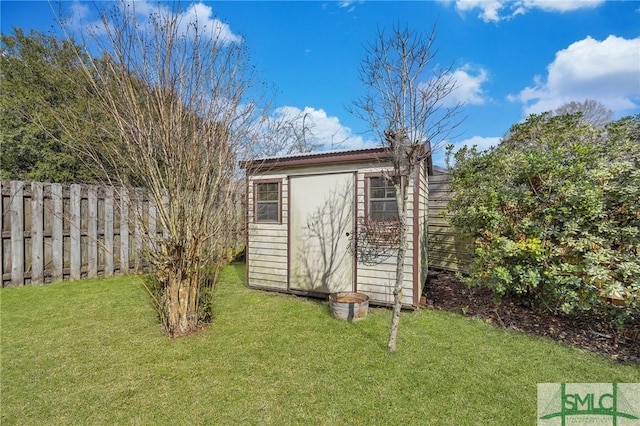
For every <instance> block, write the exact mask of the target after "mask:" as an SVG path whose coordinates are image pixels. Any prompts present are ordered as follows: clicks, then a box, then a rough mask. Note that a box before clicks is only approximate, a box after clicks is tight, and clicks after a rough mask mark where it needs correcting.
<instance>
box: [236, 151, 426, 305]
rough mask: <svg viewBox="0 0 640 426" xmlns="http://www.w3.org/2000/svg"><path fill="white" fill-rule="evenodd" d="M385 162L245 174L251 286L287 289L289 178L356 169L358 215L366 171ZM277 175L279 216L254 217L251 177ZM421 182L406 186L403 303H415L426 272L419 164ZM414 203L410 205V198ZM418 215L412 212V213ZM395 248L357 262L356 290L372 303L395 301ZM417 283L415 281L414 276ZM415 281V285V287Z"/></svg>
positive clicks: (381, 167) (423, 198)
mask: <svg viewBox="0 0 640 426" xmlns="http://www.w3.org/2000/svg"><path fill="white" fill-rule="evenodd" d="M390 169H391V168H390V165H389V164H386V165H384V164H380V163H377V162H375V163H372V162H369V163H355V164H353V163H352V164H326V165H312V166H296V167H289V168H286V169H277V170H271V171H261V172H259V173H256V174H254V175H251V176H249V178H248V180H247V182H248V185H247V186H248V187H247V197H248V200H247V211H248V217H247V220H248V224H247V234H248V235H247V268H248V274H247V276H248V284H249V286H251V287H259V288H265V289H274V290H279V291H288V290H289V288H290V286H289V285H290V283H288V269H289V257H288V256H289V244H290V240H289V236H288V227H289V216H288V210H289V198H290V197H291V196H294V195H293V194H290V191H289V185H288V182H289V178H290V177H293V176H305V175H318V174H332V173H344V172H353V173H355V174H356V193H355V194H354V196H355V199H356V206H355V216H356V221H358V220H361V219H364V217H365V202H366V195H365V190H366V185H365V179H366V177H367V174H370V173H379V172H381V171H382V170H390ZM265 179H268V180H272V179H281V182H282V184H281V186H282V220H281V223H278V224H257V223H254V218H253V214H254V193H253V191H254V185H253V184H254V182H259V181H260V180H265ZM416 185H417V186H419V188H420V190H419V192H418V196H417V197H414V187H409V188H408V202H409V206H408V250H407V253H406V258H405V268H404V279H403V304H404V305H406V306H412V305H413V306H417V305H418V302H419V300H418V299H419V297H420V292H421V290H422V285H423V283H424V279H425V278H426V270H427V263H426V251H425V250H426V225H427V210H428V209H427V199H426V195H427V189H428V187H427V177H426V170H425V169H424V168H422V167H421V168H420V171H419V173H418V174H417V175H416V179H414V186H416ZM416 202H417V203H418V207H417V210H414V207H413V206H414V203H416ZM416 213H417V215H418V217H415V218H414V214H416ZM415 226H418V228H419V232H418V233H417V240H416V241H415V244H414V228H415ZM396 257H397V251H396V250H393V251H390V252H389V256H388V257H386V258H385V259H383V260H381V261H379V263H376V264H366V263H364V262H361V261H360V260H358V261H357V262H355V264H354V266H355V273H354V277H355V280H356V282H355V290H357V291H359V292H363V293H365V294H367V295H369V297H370V300H371V302H372V303H374V304H391V303H393V287H394V285H395V271H396ZM416 273H417V276H416V277H415V278H416V280H415V283H414V276H415V275H416ZM414 286H415V287H414Z"/></svg>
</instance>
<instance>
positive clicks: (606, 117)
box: [554, 99, 613, 127]
mask: <svg viewBox="0 0 640 426" xmlns="http://www.w3.org/2000/svg"><path fill="white" fill-rule="evenodd" d="M554 113H555V115H565V114H577V113H580V114H582V116H581V117H580V118H581V120H582V121H584V122H586V123H591V124H593V125H594V126H596V127H604V126H605V125H607V124H609V123H611V121H612V120H613V111H611V110H610V109H609V108H607V107H606V106H604V105H603V104H602V103H600V102H598V101H596V100H594V99H585V100H584V101H582V102H577V101H571V102H567V103H566V104H564V105H562V106H560V107H559V108H557V109H556V110H555V111H554Z"/></svg>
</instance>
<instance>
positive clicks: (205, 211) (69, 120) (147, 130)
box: [65, 2, 266, 336]
mask: <svg viewBox="0 0 640 426" xmlns="http://www.w3.org/2000/svg"><path fill="white" fill-rule="evenodd" d="M135 8H136V3H134V2H132V3H125V2H121V3H118V4H117V6H115V7H113V8H112V9H111V10H109V11H101V22H102V24H101V25H100V26H99V28H98V30H97V31H96V32H95V35H94V36H93V37H90V39H87V40H84V42H83V43H81V44H82V45H83V48H84V49H85V50H86V51H87V52H90V53H91V54H90V55H89V56H90V57H92V58H93V57H95V53H96V52H99V55H98V57H99V59H91V60H88V61H84V62H83V63H82V64H83V65H82V66H83V70H84V75H85V77H86V79H87V80H88V82H89V84H88V87H89V89H88V90H89V91H90V92H91V96H93V97H94V98H95V99H96V101H97V102H96V103H97V105H98V112H99V114H95V115H94V114H92V113H91V111H78V112H74V113H70V115H69V116H68V117H66V120H65V123H66V126H67V131H70V132H73V129H74V120H75V122H78V121H82V120H92V121H93V122H92V125H93V126H94V127H95V130H96V134H97V135H101V137H99V138H96V140H94V141H92V142H91V143H86V144H81V145H80V147H79V148H80V149H82V150H83V151H85V152H86V153H88V154H89V155H90V156H91V157H92V158H93V159H94V160H95V161H96V163H97V164H98V165H99V166H101V167H102V169H103V170H115V173H111V174H109V175H108V179H109V180H111V181H112V183H114V184H117V185H118V186H121V187H124V188H128V189H131V188H134V187H143V188H144V189H145V190H146V191H147V192H148V193H149V195H150V197H151V198H152V200H153V201H154V203H155V205H156V206H157V223H158V226H159V227H161V228H162V229H163V230H164V237H163V238H157V239H156V241H153V242H151V247H154V248H155V249H154V250H151V252H150V253H149V256H150V260H151V262H152V263H153V264H154V265H155V266H156V268H157V273H156V278H157V282H158V283H159V286H160V291H159V297H158V305H159V308H160V311H161V317H162V319H163V324H164V327H165V330H166V332H167V333H168V334H169V335H172V336H176V335H182V334H185V333H189V332H191V331H193V330H195V329H196V328H197V327H198V321H199V318H200V317H201V312H200V309H201V305H202V300H203V298H202V296H203V294H202V293H203V290H204V287H205V284H206V283H207V279H208V273H209V272H210V271H211V270H215V269H216V268H217V267H219V266H220V265H221V264H222V262H224V261H225V259H227V258H228V255H227V253H228V247H227V246H228V245H229V244H230V243H231V244H232V242H230V241H229V240H230V239H229V238H228V235H227V234H228V232H227V231H228V229H230V228H231V227H235V226H236V224H235V223H234V220H236V219H237V215H236V214H235V213H236V212H237V204H236V203H237V201H238V199H239V197H238V196H237V195H238V194H237V182H238V171H237V162H238V160H239V159H240V158H246V154H247V153H249V152H251V151H252V148H251V144H252V142H253V141H254V139H255V138H256V134H257V133H258V130H259V129H260V128H261V127H262V124H261V121H262V117H263V112H264V111H265V110H266V109H264V108H263V106H264V103H263V102H262V99H261V98H260V97H259V96H255V93H256V91H255V89H256V87H257V85H256V80H255V76H254V75H253V73H252V68H251V67H250V66H249V64H248V60H247V59H248V58H247V52H246V51H245V48H244V47H243V44H242V42H241V40H240V39H239V38H238V37H233V38H230V37H229V36H228V33H226V31H227V28H226V27H225V26H224V25H218V26H214V27H213V28H211V27H209V28H207V27H205V26H203V25H202V24H201V22H198V20H197V18H193V19H191V20H188V19H187V18H186V17H185V16H187V15H181V14H180V13H178V12H179V11H178V6H177V5H176V4H174V5H173V6H170V5H166V4H162V3H160V4H159V5H158V6H156V7H153V8H151V9H150V11H148V13H147V14H145V15H142V14H140V11H136V10H135ZM202 18H208V17H202ZM216 22H218V21H216ZM103 115H107V116H108V117H109V118H110V120H109V121H111V122H113V123H115V126H113V125H110V126H109V127H106V126H104V125H103V123H101V120H98V119H94V117H100V116H103Z"/></svg>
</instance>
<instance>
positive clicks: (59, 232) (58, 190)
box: [51, 183, 64, 282]
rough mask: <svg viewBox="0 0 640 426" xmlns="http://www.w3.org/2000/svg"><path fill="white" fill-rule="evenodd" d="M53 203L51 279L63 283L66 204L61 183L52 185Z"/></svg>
mask: <svg viewBox="0 0 640 426" xmlns="http://www.w3.org/2000/svg"><path fill="white" fill-rule="evenodd" d="M51 201H52V203H53V227H52V229H51V254H52V257H53V258H52V260H51V262H52V266H53V268H52V274H51V278H52V280H53V281H54V282H55V281H62V279H63V277H64V275H63V273H64V271H63V269H62V268H63V265H64V259H63V256H64V251H63V247H62V243H63V229H64V228H63V220H64V203H63V200H62V185H61V184H59V183H52V184H51Z"/></svg>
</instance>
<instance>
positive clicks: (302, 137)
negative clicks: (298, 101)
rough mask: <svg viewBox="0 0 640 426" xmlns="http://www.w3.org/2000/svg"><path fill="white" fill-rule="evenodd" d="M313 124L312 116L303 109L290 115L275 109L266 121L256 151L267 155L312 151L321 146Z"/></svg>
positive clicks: (261, 154)
mask: <svg viewBox="0 0 640 426" xmlns="http://www.w3.org/2000/svg"><path fill="white" fill-rule="evenodd" d="M314 126H315V123H313V118H312V117H311V116H310V115H309V114H308V113H307V112H305V111H299V112H296V113H295V114H293V115H290V114H288V113H287V112H285V111H282V110H276V111H275V114H273V115H271V116H270V117H269V119H268V121H267V123H266V127H265V129H264V131H263V132H262V135H261V138H260V142H259V143H258V145H257V146H256V151H257V153H258V154H259V155H260V156H267V157H274V156H276V155H289V154H296V153H304V152H311V151H314V150H316V149H318V148H319V147H320V146H321V144H320V143H319V141H318V138H317V137H316V135H315V134H314V132H313V128H314Z"/></svg>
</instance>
